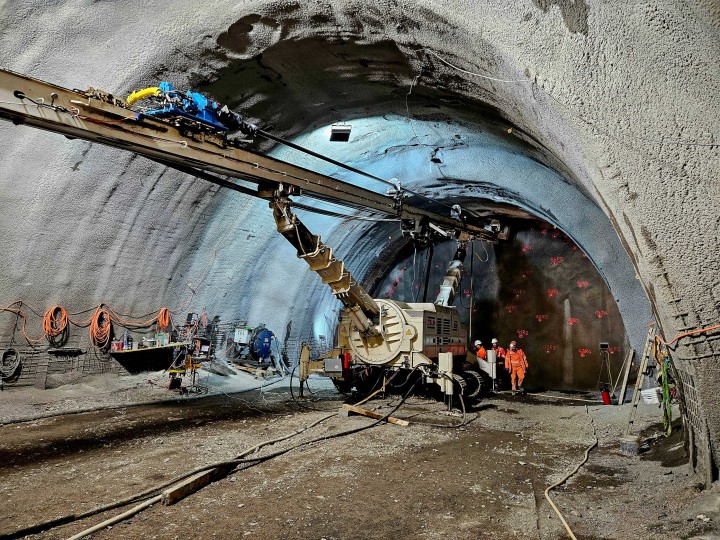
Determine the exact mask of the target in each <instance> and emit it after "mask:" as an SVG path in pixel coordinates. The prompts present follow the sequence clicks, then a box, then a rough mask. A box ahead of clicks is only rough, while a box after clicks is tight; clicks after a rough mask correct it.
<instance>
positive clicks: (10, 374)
mask: <svg viewBox="0 0 720 540" xmlns="http://www.w3.org/2000/svg"><path fill="white" fill-rule="evenodd" d="M21 366H22V360H21V359H20V353H18V351H17V349H13V348H9V349H5V350H4V351H3V353H2V359H1V360H0V379H2V381H3V382H11V381H14V380H16V378H17V377H18V376H19V375H20V367H21Z"/></svg>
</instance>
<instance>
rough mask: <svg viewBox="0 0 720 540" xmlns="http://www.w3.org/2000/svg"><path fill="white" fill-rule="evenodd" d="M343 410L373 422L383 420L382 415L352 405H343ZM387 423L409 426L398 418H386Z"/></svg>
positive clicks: (405, 421) (383, 416) (408, 423)
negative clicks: (373, 420) (372, 419)
mask: <svg viewBox="0 0 720 540" xmlns="http://www.w3.org/2000/svg"><path fill="white" fill-rule="evenodd" d="M342 408H343V409H345V410H346V411H348V412H354V413H355V414H360V415H362V416H367V417H368V418H374V419H375V420H381V419H383V418H385V415H384V414H379V413H376V412H373V411H368V410H367V409H361V408H360V407H355V406H354V405H347V404H345V405H343V406H342ZM385 420H386V421H387V422H390V423H391V424H396V425H398V426H408V425H410V422H408V421H407V420H402V419H400V418H395V417H394V416H388V417H387V418H385Z"/></svg>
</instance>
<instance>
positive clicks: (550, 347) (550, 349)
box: [545, 345, 557, 354]
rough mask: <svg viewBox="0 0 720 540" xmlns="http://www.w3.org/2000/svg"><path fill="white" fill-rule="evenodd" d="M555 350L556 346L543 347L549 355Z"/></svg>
mask: <svg viewBox="0 0 720 540" xmlns="http://www.w3.org/2000/svg"><path fill="white" fill-rule="evenodd" d="M556 350H557V345H545V352H546V353H547V354H550V353H551V352H552V351H556Z"/></svg>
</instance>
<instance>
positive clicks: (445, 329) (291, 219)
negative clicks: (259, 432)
mask: <svg viewBox="0 0 720 540" xmlns="http://www.w3.org/2000/svg"><path fill="white" fill-rule="evenodd" d="M268 195H269V196H271V197H272V198H271V201H270V207H271V208H272V210H273V217H274V218H275V223H276V224H277V230H278V232H279V233H280V234H282V235H283V236H284V237H285V238H286V239H287V240H288V241H289V242H290V243H291V244H292V245H293V247H295V249H296V250H297V256H298V257H299V258H301V259H303V260H304V261H305V262H306V263H307V264H308V266H309V267H310V269H311V270H313V271H314V272H316V273H317V274H318V275H319V276H320V277H321V279H322V281H323V283H325V284H326V285H327V286H328V287H330V289H331V291H332V293H333V295H334V296H335V297H336V298H337V299H338V300H339V301H340V302H341V303H342V305H343V309H342V310H341V312H340V319H339V321H338V329H337V340H336V343H337V346H336V347H335V348H334V349H333V351H332V352H330V353H328V354H326V355H324V356H323V357H321V358H319V359H315V360H313V359H311V358H310V349H309V347H307V346H304V347H303V349H302V352H301V356H300V360H299V379H300V389H301V391H302V388H303V383H304V382H305V381H306V380H307V379H308V377H309V376H310V375H311V374H313V373H314V374H319V375H323V376H326V377H330V378H331V379H332V380H333V383H334V384H335V386H336V387H337V388H338V390H340V391H342V392H344V393H349V392H351V391H352V390H353V389H355V390H356V393H357V394H358V395H359V396H363V395H367V394H369V393H370V392H371V391H372V390H374V389H375V387H377V386H378V385H379V382H380V381H381V379H383V378H386V379H389V378H391V377H393V378H394V375H397V374H398V372H401V371H406V372H407V377H405V380H406V381H408V380H410V379H411V374H412V373H417V374H418V376H419V378H420V379H421V380H422V383H423V384H426V385H427V384H432V385H436V386H437V387H439V390H440V391H441V392H442V393H443V394H445V395H453V394H455V393H458V392H459V393H460V394H461V395H462V396H463V397H467V398H476V397H478V396H479V395H480V393H481V391H482V390H484V389H486V388H488V387H489V379H488V377H487V375H486V374H485V373H484V372H482V371H481V370H479V369H477V367H476V366H474V365H473V364H471V363H470V362H469V361H468V354H467V353H468V351H467V342H468V335H467V329H466V328H465V325H463V324H462V323H461V322H460V316H459V314H458V311H457V309H456V308H455V307H454V306H452V303H453V299H454V297H455V293H456V291H457V288H458V286H459V284H460V281H461V279H462V274H463V262H464V260H465V255H466V244H467V242H468V241H470V240H472V236H470V235H468V234H467V233H458V238H457V250H456V251H455V255H454V256H453V258H452V260H451V261H450V263H449V265H448V268H447V272H446V274H445V278H444V279H443V283H442V285H441V286H440V292H439V294H438V296H437V298H436V300H435V302H434V303H406V302H400V301H397V300H389V299H373V298H371V297H370V295H369V294H368V293H367V291H366V290H365V289H364V288H363V287H361V286H360V285H359V284H358V282H357V281H356V280H355V279H354V278H353V276H352V274H351V273H350V272H349V271H348V270H347V269H346V268H345V265H344V263H343V262H342V261H339V260H338V259H336V258H335V256H334V255H333V250H332V248H330V247H328V246H326V245H325V244H324V243H323V242H322V240H321V239H320V237H319V236H317V235H314V234H312V233H311V232H310V231H309V230H308V229H307V227H306V226H305V225H304V224H303V223H302V221H300V219H299V218H298V217H297V215H296V214H294V213H293V212H292V208H291V201H290V198H289V190H286V189H284V188H282V187H281V188H280V189H279V190H276V191H274V192H273V193H272V195H270V194H268ZM435 229H436V230H437V227H435ZM413 380H414V381H418V377H415V379H413ZM403 386H404V385H403Z"/></svg>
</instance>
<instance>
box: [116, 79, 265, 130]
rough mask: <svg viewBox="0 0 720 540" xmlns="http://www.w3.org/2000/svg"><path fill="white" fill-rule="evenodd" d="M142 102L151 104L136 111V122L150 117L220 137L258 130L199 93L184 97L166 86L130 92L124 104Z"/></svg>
mask: <svg viewBox="0 0 720 540" xmlns="http://www.w3.org/2000/svg"><path fill="white" fill-rule="evenodd" d="M145 99H149V100H150V102H149V103H148V104H146V105H145V106H143V107H140V108H139V109H138V113H137V119H138V120H142V118H143V117H148V116H151V117H153V118H161V119H163V120H169V121H171V122H172V123H174V124H176V125H183V124H191V125H192V127H194V128H195V129H197V128H205V129H206V130H208V131H210V132H214V133H218V134H221V135H223V136H224V135H226V134H227V133H230V132H234V131H240V132H242V133H244V134H246V135H254V134H255V133H256V132H257V126H255V125H253V124H249V123H247V122H245V121H244V120H243V118H242V116H241V115H239V114H238V113H236V112H234V111H231V110H230V109H228V107H227V105H225V106H221V105H220V104H219V103H218V102H216V101H212V100H210V99H208V98H207V97H206V96H204V95H203V94H200V93H198V92H191V91H189V90H188V91H187V92H185V93H183V92H181V91H180V90H176V89H175V87H174V86H173V85H172V84H170V83H169V82H161V83H160V84H159V85H158V86H153V87H150V88H145V89H143V90H138V91H137V92H133V93H132V94H130V96H128V98H127V104H128V106H132V105H133V104H134V103H136V102H138V101H141V100H145Z"/></svg>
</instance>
